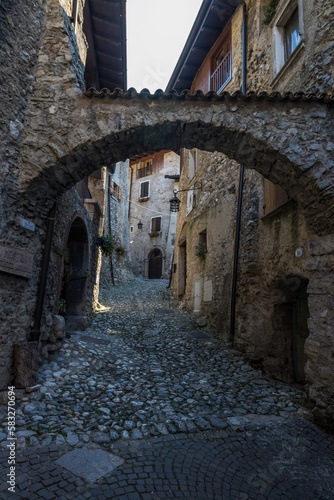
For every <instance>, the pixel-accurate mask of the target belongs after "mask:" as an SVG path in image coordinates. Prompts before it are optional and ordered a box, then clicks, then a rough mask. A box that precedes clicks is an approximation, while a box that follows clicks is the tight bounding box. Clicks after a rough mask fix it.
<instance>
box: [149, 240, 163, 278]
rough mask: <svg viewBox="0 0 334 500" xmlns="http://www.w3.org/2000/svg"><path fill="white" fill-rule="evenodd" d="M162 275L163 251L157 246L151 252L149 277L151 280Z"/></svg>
mask: <svg viewBox="0 0 334 500" xmlns="http://www.w3.org/2000/svg"><path fill="white" fill-rule="evenodd" d="M161 275H162V253H161V251H160V250H158V249H157V248H156V249H154V250H152V252H151V253H150V259H149V267H148V277H149V279H151V280H157V279H160V278H161Z"/></svg>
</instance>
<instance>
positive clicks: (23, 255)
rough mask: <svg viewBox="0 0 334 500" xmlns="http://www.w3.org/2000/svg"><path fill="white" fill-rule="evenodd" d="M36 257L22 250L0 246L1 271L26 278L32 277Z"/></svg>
mask: <svg viewBox="0 0 334 500" xmlns="http://www.w3.org/2000/svg"><path fill="white" fill-rule="evenodd" d="M33 262H34V255H33V254H32V253H30V252H27V251H26V250H22V248H14V247H9V246H7V245H0V271H3V272H5V273H10V274H16V275H17V276H23V277H24V278H31V277H32V267H33Z"/></svg>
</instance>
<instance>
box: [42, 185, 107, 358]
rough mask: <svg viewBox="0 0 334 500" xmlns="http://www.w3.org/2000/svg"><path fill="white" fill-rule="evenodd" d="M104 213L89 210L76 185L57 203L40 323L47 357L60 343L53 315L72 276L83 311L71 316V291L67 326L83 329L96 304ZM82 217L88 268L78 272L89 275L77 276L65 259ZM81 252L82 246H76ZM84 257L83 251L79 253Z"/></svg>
mask: <svg viewBox="0 0 334 500" xmlns="http://www.w3.org/2000/svg"><path fill="white" fill-rule="evenodd" d="M100 218H101V214H100V213H99V211H98V210H94V211H93V212H92V213H90V214H89V213H88V212H87V210H86V208H85V207H84V204H83V201H82V199H81V198H80V197H79V196H78V193H77V191H76V189H75V188H73V189H71V190H69V191H67V192H66V193H64V195H63V196H62V197H61V198H60V199H59V201H58V203H57V213H56V220H55V226H54V232H53V238H52V248H51V254H50V263H49V269H48V279H47V285H46V291H45V299H44V314H43V317H42V327H41V354H42V356H43V357H44V358H46V359H48V357H49V356H50V355H52V354H54V353H55V352H57V351H58V349H59V347H60V341H59V339H57V338H55V336H54V326H55V325H54V322H55V318H54V315H58V314H59V313H60V311H59V301H60V298H61V297H62V296H63V297H64V294H62V292H63V288H64V287H66V285H68V283H69V281H70V280H74V281H73V283H75V284H76V290H75V293H76V295H78V294H82V297H81V299H82V300H81V302H82V303H81V304H79V306H80V314H76V315H75V316H76V317H75V318H74V317H70V316H69V314H70V311H69V306H70V304H69V301H70V300H71V299H72V298H74V297H72V295H74V294H73V293H71V296H70V297H69V298H67V297H66V302H67V303H66V308H67V311H66V313H65V319H66V329H67V331H70V330H84V329H85V328H87V326H88V325H89V323H90V321H91V318H92V314H93V311H94V309H95V306H96V299H95V300H94V297H95V296H96V293H94V292H95V290H94V289H95V287H96V286H97V283H98V276H99V268H100V260H101V259H100V255H99V251H98V248H97V246H96V244H95V235H98V234H99V226H100ZM78 219H79V221H81V223H82V233H83V235H85V236H86V238H87V254H88V255H87V257H88V258H87V263H86V265H85V268H84V269H83V270H82V272H80V273H79V274H85V275H87V277H86V278H81V280H80V279H79V280H77V279H76V278H77V276H78V272H76V270H75V269H71V270H70V272H69V273H68V272H67V273H66V270H65V261H66V260H68V258H69V255H66V253H67V252H68V239H69V236H70V232H71V229H72V227H73V224H75V222H77V221H78ZM77 251H79V252H81V251H82V249H79V250H77ZM78 258H79V260H80V261H81V259H82V255H78Z"/></svg>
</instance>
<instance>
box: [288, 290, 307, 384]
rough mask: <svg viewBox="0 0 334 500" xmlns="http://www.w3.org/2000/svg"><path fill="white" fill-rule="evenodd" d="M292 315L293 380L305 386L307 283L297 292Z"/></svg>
mask: <svg viewBox="0 0 334 500" xmlns="http://www.w3.org/2000/svg"><path fill="white" fill-rule="evenodd" d="M292 314H293V324H292V354H293V366H294V372H295V380H296V382H298V383H299V384H305V382H306V380H305V364H306V361H307V356H306V354H305V349H304V346H305V340H306V339H307V337H308V335H309V329H308V325H307V320H308V318H309V317H310V311H309V308H308V293H307V283H303V285H302V286H301V288H300V289H299V290H298V293H297V297H296V300H295V302H294V304H293V309H292Z"/></svg>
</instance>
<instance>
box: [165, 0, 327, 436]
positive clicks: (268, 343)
mask: <svg viewBox="0 0 334 500" xmlns="http://www.w3.org/2000/svg"><path fill="white" fill-rule="evenodd" d="M246 4H247V38H248V41H247V91H259V90H267V91H269V92H272V91H273V90H278V91H281V92H284V91H293V92H298V91H304V92H329V93H331V92H333V88H334V87H333V83H334V78H333V75H334V67H333V64H332V60H333V59H332V55H331V54H332V49H333V45H332V40H331V36H330V30H331V29H333V28H332V26H333V5H332V2H325V5H323V4H321V3H320V2H317V1H314V2H313V1H311V0H309V1H308V0H307V1H305V2H303V18H304V34H303V35H304V36H303V45H302V48H301V50H300V52H299V54H298V57H297V58H295V60H294V61H293V63H292V64H290V66H288V67H287V68H286V69H285V71H283V72H282V74H280V77H279V78H275V71H274V46H273V25H274V23H275V18H274V19H273V21H272V23H271V25H269V26H264V24H263V17H264V14H263V5H264V4H267V2H266V1H261V2H258V1H253V0H250V1H248V2H246ZM285 4H287V2H283V1H282V2H280V3H279V7H278V8H279V9H282V8H284V5H285ZM320 4H321V5H320ZM276 17H277V16H276ZM231 32H232V79H231V82H230V83H229V84H228V85H227V86H226V87H225V89H224V90H226V91H228V92H234V91H237V90H240V88H241V78H242V71H241V67H242V7H239V8H238V9H237V10H236V13H235V15H234V16H233V17H232V20H231ZM210 57H211V54H209V57H208V59H210ZM209 67H210V64H208V63H207V62H204V63H203V65H202V67H201V69H200V71H199V73H198V75H197V76H196V78H195V80H194V82H193V85H192V91H194V90H196V89H198V88H199V89H202V90H203V91H207V90H208V89H207V88H206V87H205V85H206V82H207V81H208V74H206V75H205V71H206V72H207V71H208V68H209ZM203 82H204V83H203ZM203 85H204V87H203ZM313 125H314V124H312V123H310V122H308V123H307V125H305V127H310V128H311V129H312V127H313ZM315 127H316V126H315ZM330 154H331V153H330V152H329V151H328V163H329V164H330V163H331V160H330ZM187 155H188V152H186V154H185V157H186V158H187ZM198 159H199V164H198V169H199V172H198V174H197V178H201V180H202V184H203V186H204V188H203V189H204V193H201V203H202V200H203V204H204V207H205V210H203V209H202V210H201V209H200V208H196V209H195V210H194V211H193V212H192V213H191V214H189V215H188V216H187V217H186V216H185V212H184V210H183V211H181V212H180V217H179V220H178V229H177V233H178V234H177V238H178V239H179V240H180V243H181V244H183V241H184V238H185V237H186V252H187V288H186V296H185V303H186V306H187V307H188V309H190V310H194V293H195V284H196V293H199V294H200V304H201V305H200V311H199V312H200V313H203V314H205V315H206V316H207V318H208V319H209V321H210V322H212V323H213V324H215V325H216V326H218V330H219V332H220V333H221V335H222V337H223V338H224V339H225V340H230V336H229V327H230V316H229V313H230V309H229V308H230V303H231V276H232V267H233V247H234V241H233V237H234V232H235V221H236V204H237V188H238V173H239V166H237V164H236V163H235V162H231V161H230V160H229V159H228V158H227V157H226V156H224V155H221V154H216V155H215V156H213V155H212V154H211V153H203V152H201V153H200V154H198ZM212 162H213V164H212V170H213V172H214V175H215V177H214V179H215V182H214V183H213V186H214V188H213V190H212V185H211V184H209V183H208V181H210V180H211V177H212V173H210V172H208V169H207V165H211V163H212ZM245 164H246V166H247V161H245ZM221 165H230V166H231V167H230V174H229V175H230V182H231V184H230V188H231V189H230V193H229V196H228V195H227V190H226V185H225V186H224V184H223V183H222V182H221V180H222V179H223V176H222V173H221V172H220V169H221ZM184 169H185V171H184V172H183V173H182V178H181V182H185V183H187V181H188V179H187V161H185V165H184ZM319 173H320V170H319ZM226 175H227V172H226V173H225V176H226ZM277 181H278V182H279V181H280V179H279V178H277ZM205 188H206V189H208V191H209V193H208V192H207V191H206V192H205ZM232 193H233V194H232ZM211 194H212V196H213V197H214V198H215V199H216V200H217V206H218V207H221V209H220V210H219V212H221V213H220V221H221V222H220V224H219V229H218V232H217V235H216V236H215V238H216V239H215V241H217V242H218V241H219V240H220V239H221V241H219V244H218V245H215V246H210V229H209V228H210V227H212V226H213V224H214V223H215V221H216V220H217V214H216V213H214V212H213V211H212V207H211V206H210V205H211V204H212V201H211V202H210V196H211ZM231 195H232V199H231ZM205 197H206V198H207V199H205ZM204 200H205V201H204ZM218 200H219V201H218ZM228 200H229V203H230V206H229V209H228V208H227V206H226V205H228ZM224 205H225V206H224ZM264 205H265V199H264V179H263V177H262V176H261V175H259V174H258V173H257V172H255V171H253V170H250V169H246V171H245V178H244V188H243V201H242V216H241V233H240V254H239V261H238V280H237V297H236V326H235V337H234V340H235V345H236V346H237V347H238V348H239V349H240V350H241V351H243V352H244V353H245V356H246V358H247V359H248V360H249V361H250V362H251V363H253V364H254V365H255V366H257V367H261V368H262V369H263V370H264V371H265V372H266V373H268V374H269V375H271V376H273V377H275V378H278V379H280V380H283V381H285V382H290V383H291V382H294V381H295V380H296V377H298V376H299V374H298V373H297V369H296V364H298V363H297V361H298V360H297V361H296V350H297V348H296V346H294V342H295V340H294V336H295V335H296V333H295V331H294V330H295V326H294V325H293V323H294V321H296V319H295V318H294V317H293V316H294V315H295V314H296V308H297V305H296V304H298V300H299V299H298V293H299V292H300V290H303V289H304V287H306V290H307V293H308V294H309V297H308V307H309V310H310V314H311V319H309V320H308V326H309V330H310V332H311V335H309V336H308V338H307V340H306V343H305V348H304V352H305V354H307V360H308V361H307V363H306V367H305V371H306V382H307V395H308V397H309V398H310V400H311V401H312V403H313V405H314V410H313V412H314V414H315V415H316V417H317V419H318V421H319V422H320V423H323V424H324V425H326V426H329V427H330V426H333V408H334V406H333V387H334V379H333V375H332V374H333V361H332V358H331V356H332V351H333V347H334V340H333V331H332V330H331V329H330V327H329V322H330V320H329V318H332V319H331V321H332V324H333V309H334V298H333V296H332V294H331V292H329V288H328V284H329V283H333V264H332V252H333V248H332V246H331V239H332V236H328V237H324V238H325V240H323V239H320V240H319V242H318V240H314V238H315V235H316V232H317V230H316V228H314V229H313V230H312V229H311V228H310V226H309V224H308V223H309V221H310V218H309V217H307V215H305V213H304V212H303V211H302V209H301V206H300V204H298V203H297V202H296V201H294V200H293V199H291V200H290V201H288V203H286V204H285V205H284V206H282V207H281V208H279V209H277V210H275V211H274V212H273V213H271V214H268V215H265V211H264ZM226 226H227V227H229V233H228V234H226V231H225V228H226ZM203 228H207V231H208V254H207V256H206V257H205V260H203V261H202V262H200V261H199V259H197V260H196V259H195V257H194V250H195V247H196V244H197V242H198V234H199V232H200V231H202V229H203ZM326 238H327V239H326ZM312 241H317V243H314V244H313V243H312ZM225 247H226V250H225ZM181 248H182V247H181ZM222 248H224V252H222V251H221V249H222ZM311 249H312V250H311ZM182 252H184V250H182V251H181V252H180V253H179V258H182V256H183V253H182ZM176 262H177V260H176ZM211 262H214V265H213V266H212V265H211ZM178 265H179V263H178ZM210 266H211V267H212V269H213V270H214V272H213V273H210V271H209V272H208V269H210ZM180 267H181V271H180V272H181V274H182V273H184V271H183V269H182V265H181V266H180ZM319 267H320V268H321V269H322V271H320V270H319ZM317 273H318V274H317ZM208 276H209V278H210V279H209V281H212V282H213V284H214V286H213V287H212V290H213V296H212V299H213V300H212V302H205V301H204V284H205V283H207V281H208ZM212 276H213V279H212ZM319 278H320V281H321V280H323V283H324V285H323V286H322V285H321V284H320V281H318V279H319ZM216 283H217V284H218V286H216ZM224 283H225V286H224ZM317 283H318V285H317ZM206 286H208V283H207V285H206ZM210 286H211V283H210ZM180 287H181V288H182V287H183V280H182V279H181V280H180V277H178V279H174V280H173V291H174V295H175V296H177V294H178V288H180ZM326 291H327V292H326ZM328 292H329V295H327V296H326V298H325V295H326V293H327V294H328ZM305 303H306V301H305ZM320 303H322V305H321V306H320ZM319 306H320V307H319ZM314 307H315V309H318V308H319V312H320V310H322V312H321V313H320V314H319V316H318V314H317V313H316V312H315V310H314V309H313V308H314ZM321 318H322V319H321ZM330 330H331V331H330ZM330 388H331V389H330Z"/></svg>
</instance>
